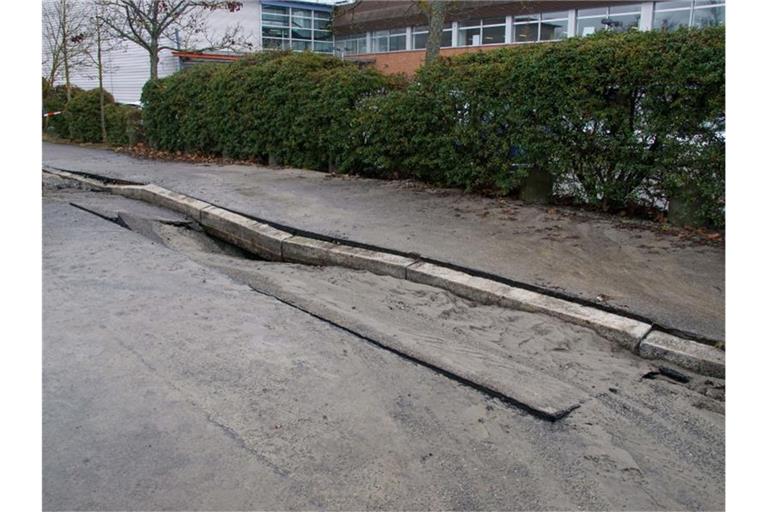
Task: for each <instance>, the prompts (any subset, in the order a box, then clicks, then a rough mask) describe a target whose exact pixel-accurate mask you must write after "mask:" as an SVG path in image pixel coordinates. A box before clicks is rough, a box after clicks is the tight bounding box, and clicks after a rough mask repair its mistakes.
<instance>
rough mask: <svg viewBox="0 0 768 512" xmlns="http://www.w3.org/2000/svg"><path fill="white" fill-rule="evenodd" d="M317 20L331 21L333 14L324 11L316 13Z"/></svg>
mask: <svg viewBox="0 0 768 512" xmlns="http://www.w3.org/2000/svg"><path fill="white" fill-rule="evenodd" d="M315 19H316V20H330V19H331V13H329V12H323V11H315Z"/></svg>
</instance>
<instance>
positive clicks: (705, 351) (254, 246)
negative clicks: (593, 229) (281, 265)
mask: <svg viewBox="0 0 768 512" xmlns="http://www.w3.org/2000/svg"><path fill="white" fill-rule="evenodd" d="M43 171H44V172H48V173H50V174H55V175H58V176H60V177H62V178H66V179H69V180H72V181H76V182H78V183H81V184H84V185H87V186H89V187H91V188H93V189H95V190H101V191H106V192H110V193H114V194H119V195H123V196H125V197H128V198H131V199H137V200H141V201H145V202H148V203H154V204H156V205H158V206H163V207H166V208H168V209H171V210H174V211H177V212H180V213H183V214H185V215H187V216H189V217H191V218H193V219H195V220H197V221H198V222H200V224H201V225H202V226H203V227H204V228H206V230H208V231H210V232H211V233H213V234H215V235H216V236H218V237H220V238H223V239H225V240H227V241H229V242H231V243H233V244H235V245H237V246H239V247H241V248H243V249H246V250H248V251H251V252H253V253H256V254H258V255H260V256H263V257H266V258H267V259H271V260H274V261H293V262H297V263H305V264H312V265H337V266H342V267H348V268H354V269H358V270H368V271H370V272H374V273H377V274H384V275H389V276H392V277H396V278H399V279H407V280H409V281H413V282H416V283H420V284H426V285H430V286H435V287H438V288H442V289H444V290H448V291H450V292H452V293H454V294H456V295H460V296H462V297H465V298H468V299H470V300H474V301H476V302H481V303H484V304H491V305H498V306H502V307H508V308H512V309H520V310H526V311H531V312H536V313H544V314H547V315H550V316H554V317H557V318H560V319H561V320H564V321H566V322H570V323H574V324H577V325H581V326H584V327H588V328H590V329H592V330H594V331H596V332H597V333H599V334H600V335H602V336H604V337H606V338H608V339H610V340H612V341H614V342H616V343H618V344H620V345H621V346H622V347H624V348H626V349H628V350H630V351H632V352H633V353H636V354H638V355H639V356H640V357H643V358H645V359H662V360H665V361H669V362H671V363H674V364H677V365H679V366H682V367H684V368H688V369H689V370H692V371H695V372H697V373H701V374H703V375H708V376H713V377H718V378H725V353H724V352H723V351H722V350H720V349H717V348H715V347H712V346H709V345H705V344H702V343H698V342H695V341H692V340H688V339H685V338H680V337H677V336H673V335H670V334H666V333H664V332H662V331H658V330H656V329H654V328H653V326H652V325H651V324H650V323H647V322H642V321H639V320H635V319H632V318H629V317H625V316H622V315H619V314H614V313H610V312H607V311H603V310H600V309H597V308H592V307H589V306H585V305H581V304H578V303H575V302H570V301H567V300H564V299H560V298H556V297H551V296H548V295H545V294H542V293H537V292H534V291H530V290H525V289H523V288H518V287H514V286H510V285H506V284H503V283H499V282H497V281H493V280H491V279H486V278H482V277H477V276H473V275H470V274H467V273H465V272H461V271H459V270H454V269H451V268H447V267H443V266H440V265H436V264H433V263H428V262H425V261H419V260H416V259H413V258H408V257H405V256H399V255H396V254H392V253H387V252H381V251H375V250H370V249H363V248H359V247H353V246H350V245H344V244H343V243H338V244H337V243H332V242H326V241H323V240H317V239H314V238H309V237H304V236H298V235H292V234H291V233H289V232H287V231H282V230H279V229H277V228H274V227H272V226H270V225H268V224H265V223H262V222H258V221H255V220H252V219H250V218H248V217H245V216H243V215H240V214H237V213H234V212H231V211H229V210H225V209H223V208H219V207H217V206H214V205H212V204H210V203H207V202H205V201H202V200H199V199H194V198H192V197H189V196H186V195H184V194H180V193H177V192H173V191H170V190H167V189H165V188H163V187H159V186H157V185H154V184H149V185H105V184H103V183H101V182H99V181H97V180H95V179H92V178H89V177H86V176H80V175H78V174H75V173H71V172H68V171H64V170H60V169H55V168H51V167H47V166H43Z"/></svg>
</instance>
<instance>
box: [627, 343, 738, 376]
mask: <svg viewBox="0 0 768 512" xmlns="http://www.w3.org/2000/svg"><path fill="white" fill-rule="evenodd" d="M638 354H639V355H640V357H643V358H645V359H663V360H665V361H669V362H671V363H675V364H677V365H678V366H682V367H683V368H687V369H689V370H692V371H694V372H696V373H699V374H701V375H707V376H710V377H717V378H718V379H724V378H725V352H723V351H722V350H720V349H717V348H715V347H710V346H709V345H704V344H702V343H697V342H695V341H691V340H686V339H684V338H678V337H677V336H673V335H671V334H667V333H664V332H660V331H653V332H652V333H650V334H649V335H648V336H646V338H645V339H644V340H643V341H641V342H640V346H639V347H638Z"/></svg>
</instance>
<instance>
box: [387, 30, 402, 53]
mask: <svg viewBox="0 0 768 512" xmlns="http://www.w3.org/2000/svg"><path fill="white" fill-rule="evenodd" d="M400 50H405V34H403V35H401V36H394V37H390V38H389V51H391V52H397V51H400Z"/></svg>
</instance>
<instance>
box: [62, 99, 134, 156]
mask: <svg viewBox="0 0 768 512" xmlns="http://www.w3.org/2000/svg"><path fill="white" fill-rule="evenodd" d="M134 110H136V109H135V108H134V107H130V106H127V105H118V104H116V103H115V100H114V98H113V97H112V95H111V94H109V93H108V92H106V91H105V97H104V117H105V124H106V130H107V141H106V142H107V143H109V144H127V143H128V142H129V140H128V125H129V119H133V120H134V122H135V119H136V117H135V116H136V115H135V114H133V115H132V114H131V112H132V111H134ZM62 117H64V120H65V122H66V124H67V127H68V129H69V131H68V138H70V139H72V140H74V141H77V142H103V139H102V134H101V107H100V93H99V89H91V90H89V91H84V92H82V93H80V94H78V95H77V96H76V97H73V98H72V100H71V101H70V102H69V103H68V104H67V106H66V109H65V110H64V115H63V116H62Z"/></svg>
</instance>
